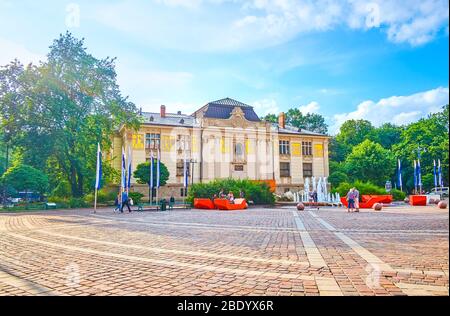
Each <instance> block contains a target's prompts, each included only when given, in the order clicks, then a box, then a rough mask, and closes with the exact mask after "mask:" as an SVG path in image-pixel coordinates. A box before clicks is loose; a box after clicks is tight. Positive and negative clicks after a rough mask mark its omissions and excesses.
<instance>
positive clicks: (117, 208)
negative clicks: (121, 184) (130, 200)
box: [113, 193, 120, 212]
mask: <svg viewBox="0 0 450 316" xmlns="http://www.w3.org/2000/svg"><path fill="white" fill-rule="evenodd" d="M119 201H120V193H119V194H117V195H116V199H115V200H114V211H113V212H116V211H120V203H119Z"/></svg>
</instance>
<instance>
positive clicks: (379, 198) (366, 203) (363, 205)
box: [341, 195, 386, 208]
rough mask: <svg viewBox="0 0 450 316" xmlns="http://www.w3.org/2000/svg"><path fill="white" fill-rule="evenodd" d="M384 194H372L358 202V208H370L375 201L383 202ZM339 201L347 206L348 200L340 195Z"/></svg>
mask: <svg viewBox="0 0 450 316" xmlns="http://www.w3.org/2000/svg"><path fill="white" fill-rule="evenodd" d="M385 199H386V198H385V196H383V195H380V196H378V195H374V196H372V197H371V198H370V199H368V200H366V201H364V199H363V202H359V208H372V207H373V206H374V204H375V203H383V202H382V201H383V200H385ZM341 203H342V204H343V205H345V207H347V206H348V202H347V199H346V198H345V197H341Z"/></svg>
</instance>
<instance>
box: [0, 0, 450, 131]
mask: <svg viewBox="0 0 450 316" xmlns="http://www.w3.org/2000/svg"><path fill="white" fill-rule="evenodd" d="M448 6H449V2H448V0H408V1H401V0H398V1H395V0H372V1H365V0H339V1H338V0H323V1H321V0H317V1H311V0H296V1H294V0H248V1H243V0H129V1H119V0H109V1H106V0H97V1H61V0H53V1H52V0H41V1H27V0H0V65H5V64H7V63H9V62H10V61H11V60H13V59H14V58H17V59H19V60H21V61H22V62H23V63H28V62H34V63H38V62H39V61H42V60H45V58H46V57H45V56H46V54H47V53H48V50H49V49H48V47H49V46H50V45H51V43H52V41H53V40H54V39H56V38H57V37H58V36H59V34H61V33H65V32H66V31H70V32H71V33H73V34H74V36H76V37H78V38H84V39H85V46H86V47H87V49H88V51H89V52H90V53H91V54H93V55H94V56H95V57H97V58H105V57H107V56H110V57H117V62H116V70H117V76H118V82H119V85H120V88H121V91H122V92H123V94H124V95H128V96H129V99H130V101H132V102H134V103H135V104H136V106H137V107H138V108H139V107H141V108H142V109H143V110H144V111H159V106H160V105H161V104H164V105H166V108H167V111H168V112H177V111H179V110H181V111H182V112H183V113H187V114H191V113H192V112H194V111H195V110H196V109H198V108H200V107H201V106H203V105H205V104H206V103H207V102H209V101H213V100H218V99H222V98H225V97H230V98H233V99H236V100H239V101H241V102H244V103H247V104H250V105H252V106H254V108H255V110H256V112H257V113H258V114H259V115H260V116H263V115H266V114H267V113H275V114H278V113H279V112H281V111H287V110H288V109H290V108H294V107H297V108H299V109H300V110H301V111H302V112H304V113H307V112H310V113H319V114H321V115H323V116H324V117H325V119H326V122H327V123H328V125H329V129H330V133H331V134H334V133H336V132H337V131H338V130H339V126H340V125H341V124H342V123H343V122H345V121H346V120H347V119H367V120H370V121H371V122H372V123H373V124H374V125H375V126H379V125H380V124H383V123H385V122H392V123H395V124H398V125H402V124H407V123H410V122H413V121H416V120H418V119H419V118H421V117H424V116H426V115H427V114H429V113H433V112H437V111H439V110H440V108H441V106H443V105H445V104H447V103H448V99H449V83H448V82H449V38H448V34H449V23H448V20H449V15H448V10H449V8H448Z"/></svg>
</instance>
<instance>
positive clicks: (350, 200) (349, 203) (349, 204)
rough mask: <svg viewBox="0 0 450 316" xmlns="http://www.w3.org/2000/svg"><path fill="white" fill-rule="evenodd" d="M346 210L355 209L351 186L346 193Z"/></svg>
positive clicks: (351, 210)
mask: <svg viewBox="0 0 450 316" xmlns="http://www.w3.org/2000/svg"><path fill="white" fill-rule="evenodd" d="M346 199H347V212H348V213H350V212H353V211H354V210H355V191H353V188H351V189H350V191H348V193H347V197H346Z"/></svg>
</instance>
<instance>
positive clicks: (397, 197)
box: [389, 189, 406, 201]
mask: <svg viewBox="0 0 450 316" xmlns="http://www.w3.org/2000/svg"><path fill="white" fill-rule="evenodd" d="M389 194H392V198H393V199H394V201H403V200H404V199H405V197H406V193H405V192H402V191H400V190H397V189H392V190H391V192H389Z"/></svg>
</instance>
